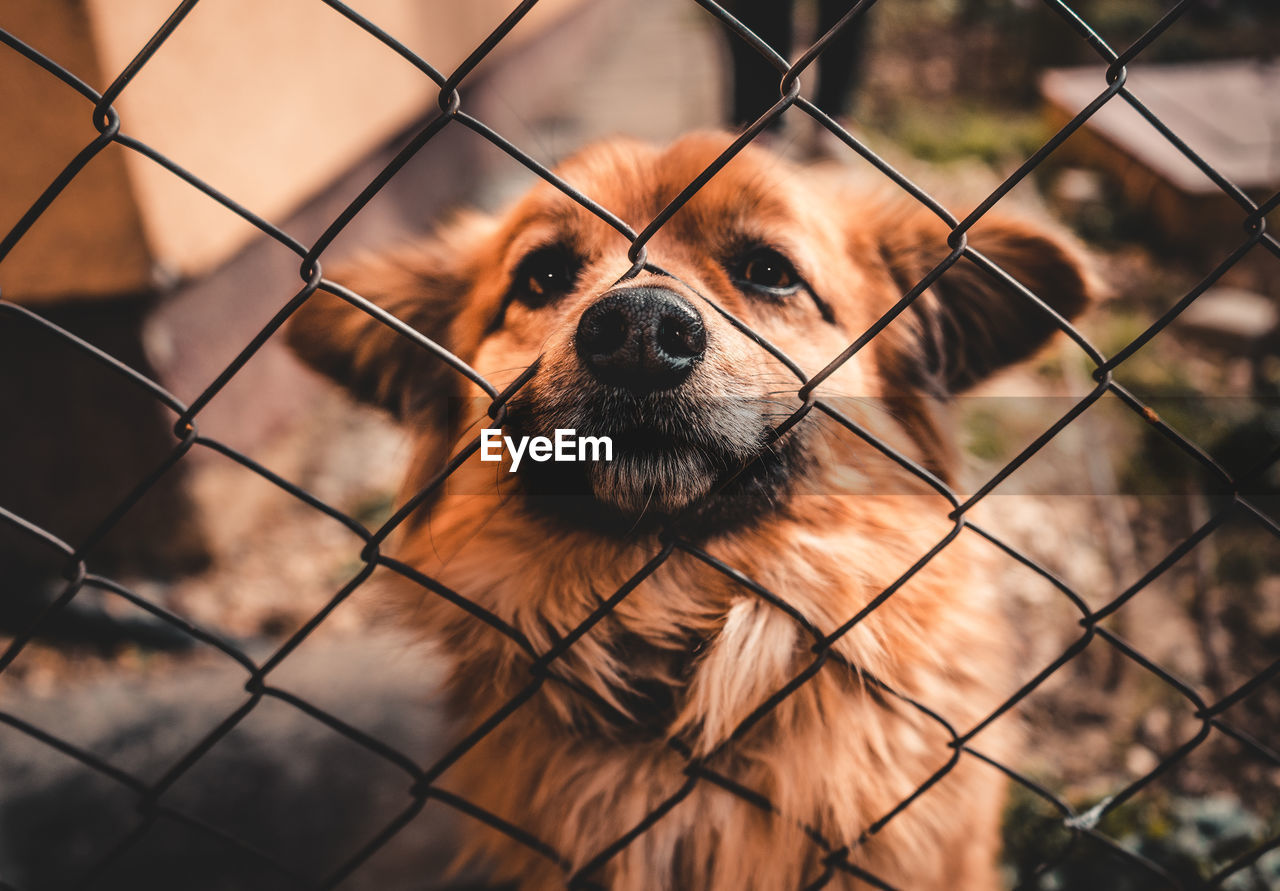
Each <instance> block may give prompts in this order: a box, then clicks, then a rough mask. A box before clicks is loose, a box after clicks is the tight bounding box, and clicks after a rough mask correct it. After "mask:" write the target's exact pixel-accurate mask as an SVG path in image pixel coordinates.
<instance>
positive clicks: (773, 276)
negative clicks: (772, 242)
mask: <svg viewBox="0 0 1280 891" xmlns="http://www.w3.org/2000/svg"><path fill="white" fill-rule="evenodd" d="M731 273H732V275H733V278H734V280H735V281H736V282H737V283H738V284H739V285H745V286H747V287H749V288H751V289H752V290H755V291H763V292H765V293H767V294H771V295H775V296H782V295H784V294H789V293H791V292H792V291H794V290H796V289H797V288H799V287H800V284H801V281H800V273H798V272H796V268H795V267H794V266H792V265H791V261H790V260H788V259H787V258H786V257H784V256H782V254H780V253H778V252H777V251H775V250H774V249H773V248H766V247H760V248H756V249H755V250H753V251H751V252H750V253H749V254H747V255H746V256H744V257H743V258H742V259H740V260H739V261H738V262H737V263H736V264H735V265H734V267H733V269H732V270H731Z"/></svg>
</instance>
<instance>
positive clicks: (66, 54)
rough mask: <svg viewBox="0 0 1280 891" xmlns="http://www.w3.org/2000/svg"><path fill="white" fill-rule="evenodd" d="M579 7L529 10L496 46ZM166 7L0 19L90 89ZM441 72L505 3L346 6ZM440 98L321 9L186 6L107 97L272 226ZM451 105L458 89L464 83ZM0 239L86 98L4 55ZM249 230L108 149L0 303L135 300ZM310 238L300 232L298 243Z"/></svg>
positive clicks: (565, 1) (74, 130)
mask: <svg viewBox="0 0 1280 891" xmlns="http://www.w3.org/2000/svg"><path fill="white" fill-rule="evenodd" d="M574 2H576V0H543V2H542V3H539V4H538V6H537V7H535V8H534V11H533V12H532V13H530V15H529V17H527V18H526V19H525V20H524V21H522V22H521V23H520V24H519V25H518V26H517V27H516V29H515V30H514V31H513V32H512V34H511V35H510V36H509V37H508V39H507V41H505V42H504V44H503V45H502V48H501V49H500V50H499V51H501V50H502V49H507V48H510V46H512V45H514V44H516V43H519V42H521V41H523V40H525V39H527V38H528V37H529V36H531V35H532V34H534V33H536V32H537V31H538V30H539V29H540V28H543V27H545V26H546V25H547V24H548V23H549V22H552V21H554V19H555V18H556V16H558V15H562V14H564V13H565V11H566V10H567V8H568V7H570V6H571V5H572V4H573V3H574ZM174 5H175V0H127V2H126V0H78V2H70V0H56V2H46V0H17V2H14V3H11V4H7V5H6V6H5V9H4V11H3V12H0V27H3V28H5V29H6V30H8V31H10V32H11V33H13V34H15V35H16V36H18V37H19V38H21V39H23V40H24V41H26V42H27V43H29V44H31V45H33V46H34V47H35V48H36V49H39V50H41V51H42V52H45V53H46V54H47V55H49V56H51V57H52V58H54V59H55V60H57V61H59V62H60V63H62V64H63V65H65V66H66V67H68V68H70V69H71V70H73V71H74V72H75V73H77V74H78V75H79V76H80V77H82V78H83V79H85V80H86V81H88V82H89V84H90V85H91V86H93V87H94V88H95V89H98V90H102V89H104V88H105V87H106V85H107V83H108V82H109V81H110V79H111V78H112V77H114V76H115V74H116V73H117V72H119V71H120V70H121V69H123V68H124V66H125V65H126V64H128V62H129V60H130V59H131V58H132V57H133V55H134V54H135V53H136V52H137V51H138V49H139V48H140V47H141V46H142V45H143V44H144V43H145V42H146V41H147V39H148V38H149V37H150V35H151V34H152V33H153V32H154V31H155V29H156V28H157V27H158V26H159V25H160V24H161V23H162V22H163V21H164V20H165V18H166V17H167V16H168V15H169V13H170V12H171V11H172V9H173V7H174ZM351 5H352V6H353V8H355V9H357V10H358V11H360V12H361V13H362V14H364V15H366V16H368V17H369V18H370V19H372V20H373V21H375V22H376V23H378V24H379V25H380V26H382V27H383V28H385V29H386V30H387V31H388V32H390V33H392V34H394V35H395V36H396V37H397V38H398V39H400V40H401V41H403V42H404V43H405V44H406V45H407V46H409V47H410V48H411V49H413V50H414V51H416V52H417V53H418V54H419V55H421V56H422V57H423V58H425V59H426V60H427V61H428V62H430V63H431V64H432V65H434V66H435V67H436V68H437V69H438V70H440V71H442V72H444V73H446V74H447V73H448V72H449V71H451V70H452V69H453V68H454V67H455V66H456V65H457V64H458V63H459V62H461V61H462V60H463V58H465V56H466V55H467V54H468V53H469V52H470V51H471V50H472V49H473V48H474V47H475V46H476V45H477V44H478V43H479V42H480V41H481V40H483V38H484V37H485V35H486V34H488V33H489V31H490V30H491V29H492V28H493V27H494V26H496V25H497V24H498V22H500V21H501V20H502V18H503V17H504V16H505V15H506V14H507V13H508V12H509V11H510V9H511V8H512V7H513V6H514V5H515V4H514V0H467V2H465V3H463V2H457V0H355V2H353V3H352V4H351ZM436 93H437V88H436V87H435V85H434V84H433V83H432V82H431V81H430V80H428V79H427V78H426V77H425V76H424V75H423V74H421V73H420V72H419V71H418V70H417V69H416V68H414V67H413V66H412V65H410V64H409V63H408V62H406V61H405V60H404V59H402V58H400V57H399V56H398V55H397V54H396V53H394V52H392V51H391V50H389V49H387V48H386V47H385V46H383V45H382V44H381V43H379V42H378V41H377V40H375V39H374V38H373V37H372V36H370V35H368V34H367V33H365V32H364V31H362V30H361V29H360V28H358V27H357V26H355V25H354V24H352V23H351V22H349V21H348V20H347V19H345V18H344V17H342V16H341V15H339V14H338V13H336V12H334V11H333V10H332V9H330V8H329V7H327V6H325V5H324V4H322V3H319V2H317V0H271V2H263V0H217V2H207V3H200V4H197V6H196V7H195V8H194V10H193V11H192V12H191V13H190V15H189V16H188V17H187V19H186V20H185V21H184V22H183V23H182V24H181V25H180V26H179V28H178V30H177V31H176V32H175V33H174V34H173V36H172V37H171V38H170V39H169V41H168V42H166V43H165V44H164V46H163V47H161V49H160V51H159V52H158V53H157V54H156V55H155V57H154V58H153V59H152V60H151V62H150V63H149V64H148V65H147V66H146V67H145V68H144V69H143V71H142V72H141V74H139V76H138V77H137V78H136V79H135V80H134V81H133V82H132V83H131V84H130V85H129V86H128V87H127V88H126V89H125V91H124V92H123V93H122V94H121V96H120V97H119V99H118V100H117V102H116V107H117V109H118V110H119V112H120V117H121V122H122V127H121V128H122V131H123V132H125V133H127V134H129V135H131V136H134V137H136V138H138V139H140V140H142V141H144V142H146V143H148V144H149V145H151V146H153V147H154V148H156V149H158V150H159V151H161V152H163V153H164V154H166V155H168V156H169V157H170V158H172V159H173V160H174V161H176V162H178V163H179V164H181V165H182V166H184V167H186V168H187V169H188V170H191V171H192V172H193V173H195V174H196V175H197V176H200V177H201V178H203V179H205V180H207V181H208V182H209V183H210V184H212V185H214V186H215V187H217V188H218V189H220V190H222V191H223V192H225V193H226V194H227V195H229V196H230V197H232V198H234V199H236V200H237V201H240V202H242V203H243V204H245V205H246V206H248V207H249V208H250V209H252V210H254V211H255V212H257V213H259V214H261V215H262V216H264V217H266V218H267V219H268V220H273V221H278V220H280V219H281V218H282V217H284V216H285V215H287V213H288V212H289V211H290V210H291V209H293V208H295V207H297V206H298V204H299V203H301V202H302V201H304V200H305V199H306V198H308V197H309V196H310V195H312V194H314V193H315V192H317V191H318V190H319V189H320V188H321V187H322V186H323V185H324V184H325V183H326V182H327V181H328V180H329V179H330V178H332V177H333V176H334V175H335V174H337V173H338V172H339V171H341V170H343V169H344V168H346V167H348V166H349V165H350V164H352V163H353V162H354V161H356V160H357V159H359V158H360V157H361V156H362V155H364V154H365V153H366V152H368V151H370V150H371V149H373V148H374V147H375V146H377V145H378V144H380V143H381V142H383V141H384V140H386V139H387V138H388V137H389V136H390V135H392V134H394V133H395V132H397V131H398V130H400V129H402V128H404V127H405V126H407V125H409V124H410V123H412V122H413V121H414V120H415V119H416V118H419V117H421V116H422V114H423V113H424V111H425V110H426V109H428V108H429V107H430V106H431V104H433V103H434V101H435V96H436ZM464 103H465V88H464ZM0 108H3V109H5V114H4V120H3V122H0V231H6V232H7V230H8V228H9V227H10V226H12V225H13V224H14V223H15V222H16V221H17V220H18V218H19V217H20V216H21V215H22V213H23V212H24V211H25V210H26V208H27V207H29V206H30V204H31V202H32V201H34V200H35V199H36V198H37V196H38V195H39V194H40V192H41V191H42V190H43V188H44V187H45V186H47V184H48V183H49V182H50V181H51V180H52V179H53V178H54V176H56V174H57V172H58V170H59V169H61V167H62V166H63V165H65V164H66V163H67V161H69V160H70V159H71V158H72V157H73V156H74V155H75V154H76V152H77V151H79V150H80V149H81V148H82V147H83V146H84V145H86V144H87V143H88V142H89V141H90V140H92V138H93V136H94V130H93V128H92V127H91V125H90V105H89V103H88V102H87V100H85V99H84V98H83V97H81V96H79V95H78V94H77V93H75V92H74V91H72V90H71V89H70V88H68V87H66V86H64V85H63V84H62V83H61V82H60V81H58V80H57V79H55V78H54V77H52V76H51V75H49V74H47V73H45V72H44V71H42V70H40V69H38V68H37V67H36V66H35V65H33V64H31V63H30V62H28V61H26V60H25V59H23V58H22V57H20V56H18V55H17V54H16V53H13V52H12V51H10V50H8V49H7V48H4V47H0ZM254 231H255V230H254V229H253V228H252V227H251V226H250V225H249V224H248V223H246V222H244V221H243V220H241V219H239V218H238V217H237V216H235V215H234V214H232V213H230V212H229V211H227V210H225V209H223V208H222V207H221V206H220V205H218V204H216V203H215V202H213V201H211V200H210V199H208V198H206V197H205V196H203V195H202V194H200V193H199V192H197V191H196V190H195V189H193V188H192V187H191V186H189V185H187V184H186V183H184V182H182V181H181V180H179V179H178V178H176V177H174V176H173V175H172V174H170V173H169V172H167V171H165V170H164V169H163V168H161V167H159V166H158V165H156V164H154V163H153V162H151V161H150V160H148V159H146V158H144V157H142V156H141V155H138V154H137V153H135V152H132V151H129V150H127V149H124V148H121V147H119V146H114V145H113V146H109V147H108V148H107V149H106V150H104V152H103V153H102V154H100V155H99V157H97V158H96V159H94V161H92V162H91V163H90V165H89V167H88V168H87V169H86V170H85V171H84V173H83V174H82V175H81V176H80V177H78V178H77V179H76V181H75V182H73V183H72V185H71V186H70V187H69V188H68V189H67V191H66V192H65V193H64V194H63V195H62V196H61V197H60V198H59V199H58V200H57V201H56V202H55V203H54V205H53V206H52V207H51V208H50V209H49V211H47V212H46V214H45V215H44V217H42V218H41V219H40V220H39V221H38V222H37V223H36V225H35V226H34V227H33V228H32V230H31V231H30V232H29V233H28V235H27V236H26V237H25V238H24V239H23V240H22V241H21V242H19V244H18V246H17V247H16V248H15V249H14V250H13V252H12V253H11V254H10V256H9V257H8V258H7V259H6V260H4V261H3V262H0V289H2V292H3V295H4V296H5V297H6V298H7V299H16V300H18V301H20V302H27V303H36V302H40V301H42V300H50V299H56V298H58V297H60V296H64V295H80V296H92V295H98V294H111V293H121V292H129V291H137V290H142V289H146V288H148V287H149V286H150V285H151V284H152V283H153V282H154V281H156V280H157V279H164V278H169V277H170V276H172V275H178V276H190V275H196V274H199V273H201V272H203V271H206V270H208V269H209V268H211V267H212V266H214V265H216V264H217V263H219V262H220V261H222V260H224V259H226V258H227V257H228V256H229V255H230V254H231V253H232V252H234V251H235V250H236V249H237V248H238V247H240V246H241V245H242V244H243V243H244V242H245V241H246V240H247V239H248V238H249V237H250V236H251V235H252V234H253V233H254ZM309 235H314V233H310V234H309Z"/></svg>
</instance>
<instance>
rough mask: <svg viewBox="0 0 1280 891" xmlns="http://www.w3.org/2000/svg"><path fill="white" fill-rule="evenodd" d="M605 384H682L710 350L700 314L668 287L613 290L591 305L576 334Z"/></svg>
mask: <svg viewBox="0 0 1280 891" xmlns="http://www.w3.org/2000/svg"><path fill="white" fill-rule="evenodd" d="M575 345H576V347H577V350H578V357H579V358H580V359H581V360H582V364H583V365H585V366H586V367H587V369H588V370H589V371H590V372H591V373H592V374H593V375H595V377H596V378H597V379H598V380H600V381H601V382H603V383H606V384H609V385H611V386H616V387H624V388H626V389H629V390H636V391H642V392H647V391H652V390H669V389H672V388H674V387H678V386H679V385H680V384H682V383H683V382H684V381H685V379H686V378H687V377H688V376H689V373H690V372H691V371H693V367H694V365H696V364H697V363H698V361H699V360H700V359H701V358H702V355H703V353H705V352H706V349H707V332H706V328H705V327H704V326H703V324H702V317H701V316H700V315H698V311H697V310H696V309H694V308H693V307H692V306H691V305H690V304H689V302H688V301H687V300H685V299H684V298H683V297H681V296H680V295H679V294H676V293H675V292H674V291H669V290H667V289H666V288H624V289H622V290H618V291H612V292H610V293H608V294H606V295H605V296H603V297H601V298H600V299H599V300H597V301H596V302H595V303H594V304H592V305H591V306H590V307H588V308H587V311H586V312H584V313H583V314H582V319H581V320H580V321H579V322H578V333H577V336H576V338H575Z"/></svg>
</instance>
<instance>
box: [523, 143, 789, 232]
mask: <svg viewBox="0 0 1280 891" xmlns="http://www.w3.org/2000/svg"><path fill="white" fill-rule="evenodd" d="M728 144H729V140H728V139H727V138H726V137H723V136H722V135H720V134H697V135H694V136H691V137H686V138H685V139H682V140H680V141H679V142H676V143H674V144H673V145H671V146H669V147H668V148H666V149H660V148H656V147H654V146H650V145H647V144H644V143H640V142H631V141H624V140H611V141H608V142H604V143H597V144H596V145H593V146H590V147H588V148H587V149H584V150H583V151H581V152H580V153H578V154H577V155H575V156H573V157H571V158H570V159H568V160H567V161H565V162H564V163H563V164H562V165H560V167H558V168H557V171H556V172H557V173H558V174H559V175H560V176H561V177H563V178H564V180H565V181H566V182H567V183H568V184H569V185H570V186H572V187H573V188H575V189H576V190H578V191H579V192H581V193H582V194H584V195H587V196H589V197H590V198H591V200H592V201H594V202H596V203H597V204H599V205H600V206H601V207H603V208H604V209H605V210H607V211H609V212H610V213H612V214H614V215H616V216H617V217H618V218H620V219H621V220H622V221H623V222H625V223H626V224H627V225H628V226H630V227H632V229H633V230H635V231H640V230H642V229H644V228H645V227H647V226H648V225H649V223H650V222H651V221H652V220H653V219H654V218H655V217H657V216H658V215H659V214H660V213H662V212H663V211H664V210H665V209H666V208H667V207H668V205H670V204H671V202H672V201H674V200H676V199H677V198H680V197H681V195H682V193H683V192H684V191H685V190H686V189H687V188H688V187H689V186H690V184H691V183H693V182H694V181H695V180H697V179H698V178H699V177H700V176H701V175H702V174H703V172H704V171H706V170H707V169H708V168H709V167H710V166H711V165H712V164H713V163H715V162H716V160H717V158H718V157H719V156H720V154H721V153H722V152H723V151H724V149H725V148H727V146H728ZM793 173H794V171H793V170H792V169H791V168H790V166H789V165H787V164H786V163H785V162H783V161H781V160H780V159H778V158H776V157H775V156H773V155H771V154H769V153H767V152H762V151H759V150H756V149H752V148H750V147H748V148H747V149H746V150H744V151H743V152H741V153H739V154H738V155H736V156H735V157H733V158H732V159H731V160H729V162H728V163H727V164H725V165H724V166H723V167H722V168H720V169H719V170H718V171H716V173H715V174H714V176H712V177H711V179H710V180H709V181H707V182H706V183H705V184H704V185H702V186H701V188H699V189H698V190H697V191H696V192H695V193H694V194H693V195H692V196H691V197H688V198H687V200H686V201H685V203H684V204H683V205H682V207H681V209H680V210H679V211H678V212H677V213H676V214H675V215H674V216H673V217H672V218H671V220H670V221H669V222H668V223H667V224H666V225H664V227H663V229H664V230H668V231H680V232H682V233H683V234H685V235H686V236H687V235H688V234H690V233H698V234H701V235H704V236H709V237H714V236H716V235H717V234H721V233H723V234H726V235H727V234H730V233H732V232H734V231H738V230H742V229H744V228H750V227H751V225H752V223H753V221H757V220H759V219H760V218H762V217H764V218H767V219H769V220H774V221H778V222H782V221H785V220H787V219H789V217H790V216H791V206H792V202H791V200H790V197H791V189H792V188H793V182H792V174H793ZM529 200H530V206H528V207H526V210H527V211H532V212H534V213H537V214H539V215H542V216H544V217H550V218H552V219H555V220H557V221H559V222H560V223H561V224H562V225H564V226H566V227H570V228H572V229H574V230H575V231H577V232H580V233H582V234H586V233H589V232H600V231H604V230H608V229H609V228H610V226H609V224H608V223H607V222H605V221H604V220H602V219H601V218H600V217H599V216H598V215H597V214H595V213H594V212H593V211H591V210H589V209H588V208H586V207H583V206H582V205H581V204H580V203H578V202H577V201H575V200H574V199H572V198H571V197H569V196H568V195H566V194H564V193H563V192H561V191H560V190H558V189H555V188H553V187H550V186H546V187H544V188H540V189H537V190H535V192H534V193H533V194H532V195H531V196H530V199H529Z"/></svg>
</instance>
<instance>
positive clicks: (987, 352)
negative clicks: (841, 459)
mask: <svg viewBox="0 0 1280 891" xmlns="http://www.w3.org/2000/svg"><path fill="white" fill-rule="evenodd" d="M877 230H878V231H877V235H876V237H877V240H878V242H879V245H878V247H879V253H880V257H881V258H882V259H883V261H884V263H885V265H886V266H887V267H888V272H889V275H890V276H891V277H892V278H893V280H894V283H895V284H896V285H897V287H898V292H899V294H905V293H906V292H907V291H908V290H909V289H910V288H912V287H914V286H915V285H916V284H917V283H918V282H919V281H920V280H921V279H922V278H924V276H925V275H926V274H927V273H928V272H929V271H930V270H931V269H932V268H933V267H934V266H936V265H937V264H938V263H939V262H941V261H942V260H943V259H944V258H945V257H946V256H947V255H948V254H949V253H950V249H949V248H948V246H947V235H948V234H949V230H948V228H947V226H946V224H944V223H943V222H942V221H941V220H940V219H938V218H937V217H936V216H934V215H933V214H932V213H930V212H928V211H927V210H925V209H923V208H915V209H912V210H911V211H909V212H907V213H906V214H904V215H900V216H898V217H897V218H896V219H888V220H885V221H883V223H882V224H881V225H879V226H877ZM968 243H969V245H970V246H971V247H973V248H974V249H976V250H977V251H978V252H979V253H981V254H982V255H983V256H984V257H986V258H987V259H988V260H990V261H992V262H993V263H995V264H996V265H997V266H999V267H1000V268H1001V269H1003V270H1004V271H1005V272H1007V273H1008V274H1009V275H1010V276H1012V277H1013V278H1014V279H1016V280H1017V281H1018V282H1019V283H1020V284H1022V285H1023V287H1025V288H1026V289H1027V290H1028V291H1031V292H1032V293H1033V294H1035V295H1036V296H1037V297H1039V298H1040V299H1041V300H1043V301H1044V302H1045V304H1047V305H1048V306H1049V307H1051V308H1052V309H1053V310H1054V311H1055V312H1057V313H1058V314H1059V315H1061V316H1062V317H1063V318H1065V319H1073V318H1075V317H1076V316H1078V315H1080V313H1081V312H1082V311H1083V310H1084V309H1085V307H1086V306H1087V305H1088V304H1089V302H1090V301H1091V299H1092V292H1093V290H1094V289H1093V287H1092V285H1091V277H1090V274H1089V272H1088V271H1087V266H1086V263H1085V261H1084V259H1083V256H1082V255H1081V253H1080V252H1079V250H1078V249H1077V248H1075V247H1074V245H1072V244H1071V243H1070V240H1069V239H1068V238H1067V237H1065V236H1062V235H1058V234H1056V233H1052V232H1050V231H1048V230H1047V229H1045V228H1042V227H1040V226H1037V225H1034V224H1031V223H1026V222H1022V221H1019V220H1010V219H1003V218H990V219H988V218H984V219H983V220H981V221H979V222H978V224H977V225H975V226H974V227H973V229H972V230H970V232H969V238H968ZM900 321H902V322H905V325H903V324H899V323H898V322H895V323H894V324H892V325H890V327H889V329H886V331H885V332H884V334H885V335H888V336H886V337H884V338H883V340H884V342H883V343H882V344H881V345H880V350H881V357H882V362H884V364H885V365H886V366H887V367H888V368H892V369H895V370H896V371H898V372H899V373H905V374H909V375H910V376H911V377H913V378H915V379H916V380H915V381H914V382H915V383H920V382H922V380H927V381H928V382H930V383H931V384H933V385H934V386H935V387H940V388H941V389H942V390H944V391H945V392H946V393H959V392H961V391H963V390H966V389H968V388H969V387H972V386H973V385H974V384H976V383H978V382H979V381H982V380H984V379H986V378H987V377H989V376H990V375H991V374H992V373H994V372H996V371H998V370H1000V369H1001V368H1004V367H1006V366H1008V365H1011V364H1013V363H1015V362H1018V361H1020V360H1022V359H1026V358H1028V357H1029V356H1031V355H1032V354H1033V353H1035V352H1036V351H1037V350H1038V349H1040V347H1042V346H1044V344H1045V343H1046V342H1047V341H1048V340H1049V339H1050V338H1051V337H1052V336H1053V335H1054V334H1055V333H1056V332H1058V331H1059V327H1058V325H1057V323H1056V322H1055V321H1054V320H1053V318H1052V317H1051V316H1050V315H1049V314H1048V313H1046V312H1045V311H1044V309H1043V308H1041V307H1040V306H1037V305H1036V303H1035V301H1033V300H1030V299H1028V298H1027V296H1026V295H1025V294H1022V293H1020V292H1019V291H1018V289H1016V288H1014V287H1012V286H1011V285H1009V284H1008V283H1007V282H1004V281H1003V280H1001V279H1000V278H999V277H998V276H996V275H994V274H992V273H989V272H988V271H987V270H985V269H982V268H980V267H979V266H978V264H977V263H975V262H974V261H972V260H970V259H969V258H968V257H963V256H962V257H960V259H959V260H957V261H956V262H955V263H954V264H953V265H952V266H951V267H949V268H948V269H947V271H946V272H945V273H943V274H942V276H941V277H940V278H938V279H937V281H935V282H934V283H933V285H932V286H931V287H930V288H928V289H926V290H925V291H924V292H923V293H921V294H920V296H919V297H917V298H916V300H915V301H914V302H913V303H912V304H911V306H910V308H909V309H908V310H907V311H906V312H905V313H904V314H903V316H902V317H901V319H900ZM877 340H881V338H877Z"/></svg>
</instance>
